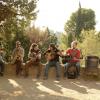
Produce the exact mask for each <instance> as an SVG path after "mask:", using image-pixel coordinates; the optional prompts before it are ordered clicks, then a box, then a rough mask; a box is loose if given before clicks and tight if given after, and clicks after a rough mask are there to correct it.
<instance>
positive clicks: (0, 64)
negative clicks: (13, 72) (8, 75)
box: [0, 62, 4, 76]
mask: <svg viewBox="0 0 100 100" xmlns="http://www.w3.org/2000/svg"><path fill="white" fill-rule="evenodd" d="M0 67H1V68H0V69H1V70H0V75H1V76H3V75H4V63H3V62H0Z"/></svg>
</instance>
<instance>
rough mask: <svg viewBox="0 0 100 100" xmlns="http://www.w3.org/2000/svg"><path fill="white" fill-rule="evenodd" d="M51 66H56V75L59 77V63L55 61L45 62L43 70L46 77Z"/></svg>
mask: <svg viewBox="0 0 100 100" xmlns="http://www.w3.org/2000/svg"><path fill="white" fill-rule="evenodd" d="M52 66H54V67H55V68H56V77H57V78H59V77H60V63H59V62H57V61H49V62H48V63H47V64H46V66H45V70H44V76H45V77H48V71H49V68H50V67H52Z"/></svg>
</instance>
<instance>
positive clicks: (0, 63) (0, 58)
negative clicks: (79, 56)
mask: <svg viewBox="0 0 100 100" xmlns="http://www.w3.org/2000/svg"><path fill="white" fill-rule="evenodd" d="M4 56H5V52H4V48H3V46H2V44H1V43H0V76H3V75H4V65H5V61H4Z"/></svg>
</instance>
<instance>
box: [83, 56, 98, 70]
mask: <svg viewBox="0 0 100 100" xmlns="http://www.w3.org/2000/svg"><path fill="white" fill-rule="evenodd" d="M98 66H99V57H97V56H87V57H86V58H85V67H86V68H98Z"/></svg>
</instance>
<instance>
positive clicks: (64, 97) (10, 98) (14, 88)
mask: <svg viewBox="0 0 100 100" xmlns="http://www.w3.org/2000/svg"><path fill="white" fill-rule="evenodd" d="M0 100H100V81H93V80H92V81H88V80H84V79H80V78H78V79H61V80H60V81H56V80H55V79H48V80H43V79H38V80H37V79H33V78H32V77H29V78H23V77H15V76H13V77H8V78H7V77H0Z"/></svg>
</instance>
